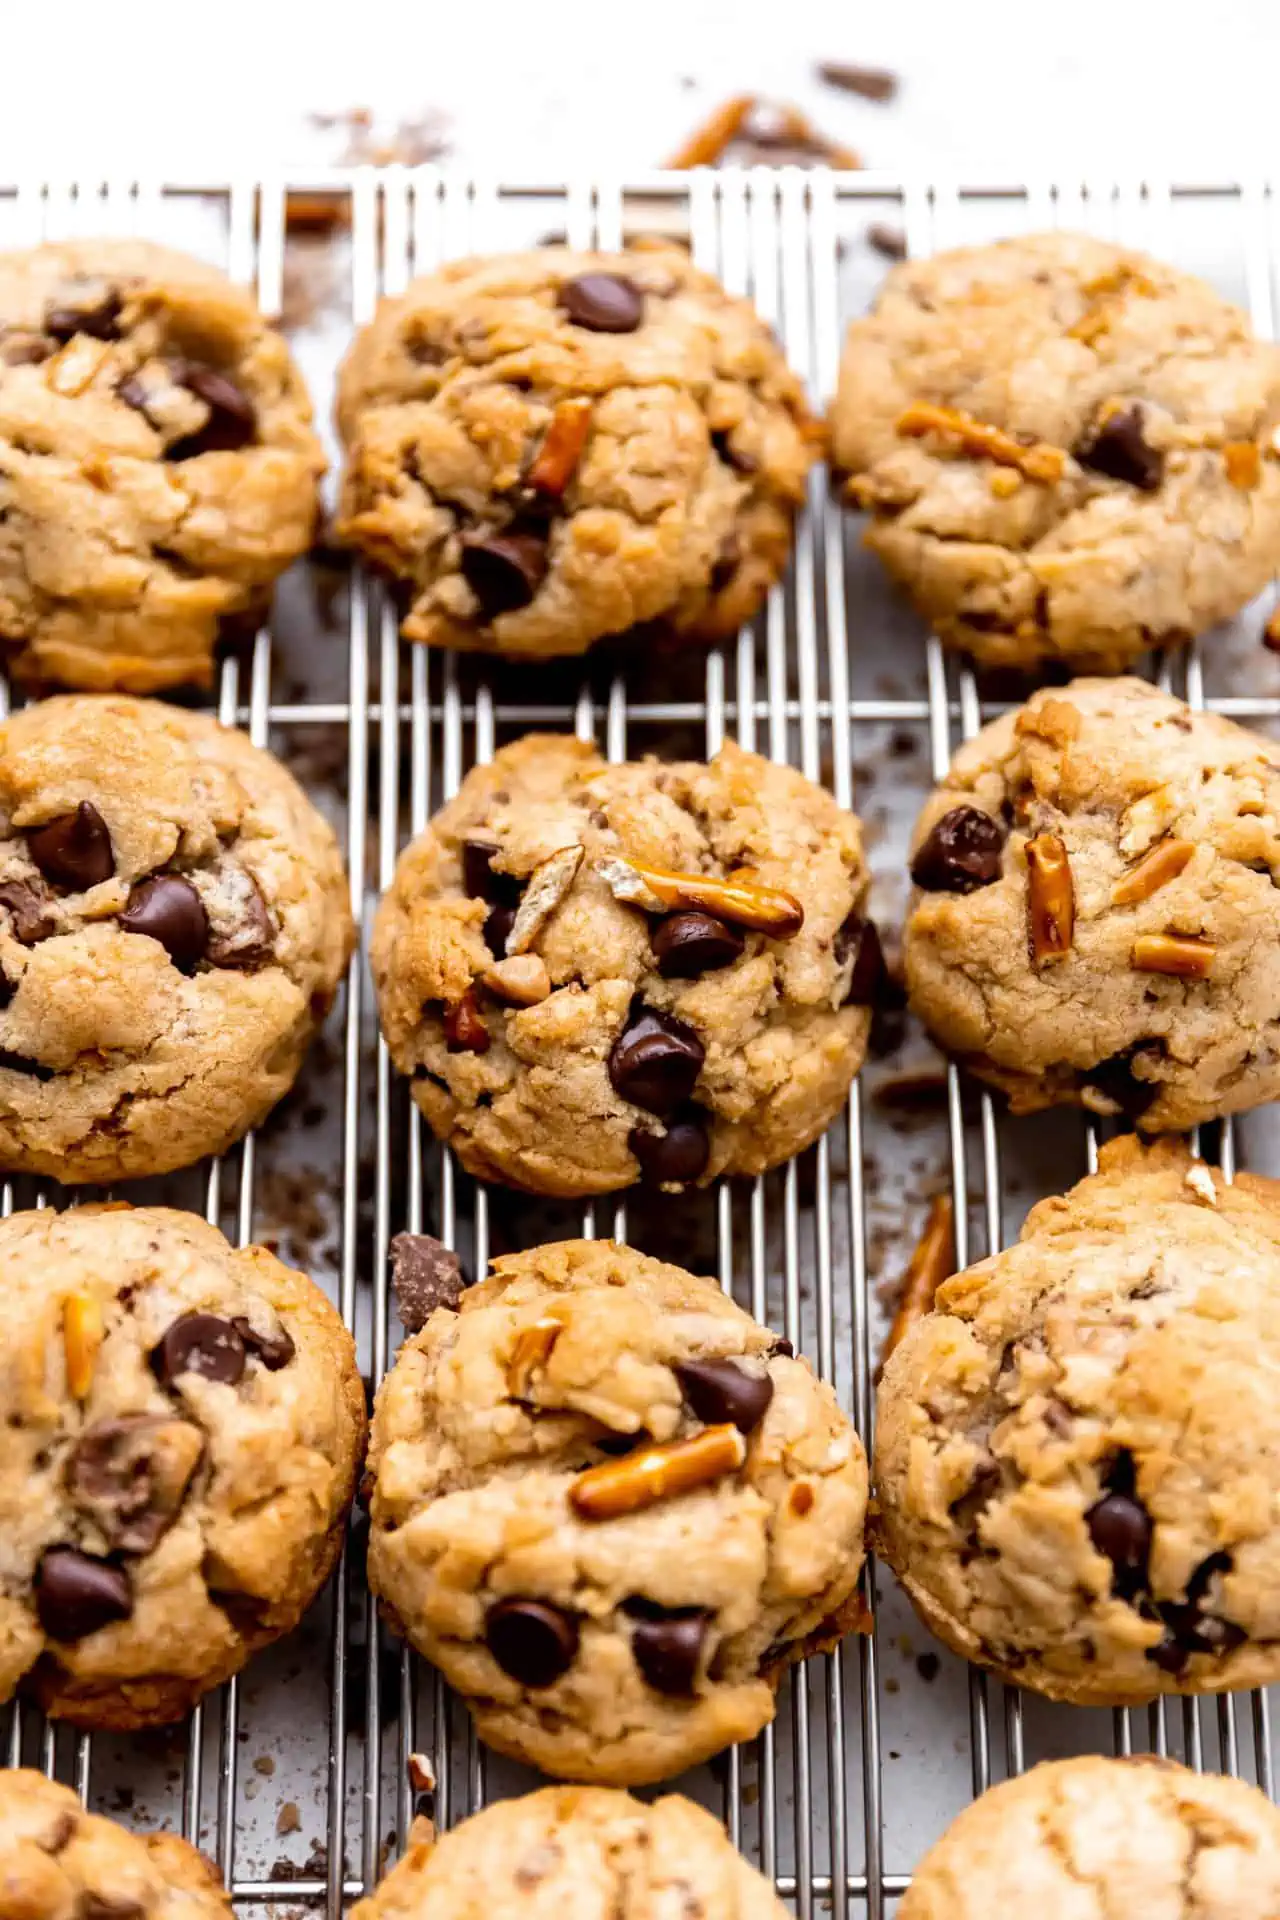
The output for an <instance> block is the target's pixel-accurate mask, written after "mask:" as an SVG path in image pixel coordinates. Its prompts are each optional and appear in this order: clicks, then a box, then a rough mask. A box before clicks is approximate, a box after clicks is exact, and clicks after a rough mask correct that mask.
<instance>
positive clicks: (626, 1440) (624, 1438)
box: [592, 1427, 652, 1460]
mask: <svg viewBox="0 0 1280 1920" xmlns="http://www.w3.org/2000/svg"><path fill="white" fill-rule="evenodd" d="M651 1440H652V1436H651V1435H650V1434H649V1433H648V1432H647V1431H646V1429H645V1428H644V1427H641V1428H639V1429H638V1431H637V1432H635V1433H598V1434H597V1435H596V1437H595V1440H594V1442H593V1443H592V1444H593V1445H594V1446H597V1447H598V1448H599V1449H600V1451H601V1453H607V1454H608V1456H609V1458H610V1459H611V1460H620V1459H621V1458H622V1455H623V1454H624V1453H634V1452H635V1450H636V1448H637V1447H647V1446H649V1445H650V1444H651Z"/></svg>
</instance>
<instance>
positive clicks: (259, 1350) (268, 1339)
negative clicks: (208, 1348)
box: [231, 1313, 298, 1373]
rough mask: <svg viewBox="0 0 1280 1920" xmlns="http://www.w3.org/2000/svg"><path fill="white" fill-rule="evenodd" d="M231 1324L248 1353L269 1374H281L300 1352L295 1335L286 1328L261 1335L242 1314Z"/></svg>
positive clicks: (235, 1315)
mask: <svg viewBox="0 0 1280 1920" xmlns="http://www.w3.org/2000/svg"><path fill="white" fill-rule="evenodd" d="M231 1324H232V1326H233V1327H234V1328H235V1330H236V1332H237V1333H238V1334H239V1335H240V1338H241V1339H242V1340H243V1341H244V1345H245V1351H246V1353H252V1354H255V1355H256V1356H257V1358H258V1359H259V1360H260V1361H261V1362H262V1365H263V1366H264V1367H265V1368H266V1370H267V1372H268V1373H279V1371H280V1369H281V1367H287V1366H288V1364H289V1362H290V1361H291V1360H292V1359H293V1356H294V1354H295V1353H296V1352H297V1351H298V1349H297V1347H296V1346H295V1345H294V1342H293V1335H292V1334H291V1333H290V1332H289V1331H288V1329H287V1328H285V1327H279V1328H277V1330H276V1331H275V1332H274V1333H259V1332H258V1331H257V1329H256V1328H255V1327H254V1326H253V1324H252V1322H251V1321H249V1320H246V1319H245V1317H244V1315H243V1314H242V1313H237V1314H234V1315H233V1316H232V1320H231Z"/></svg>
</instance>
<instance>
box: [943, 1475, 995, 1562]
mask: <svg viewBox="0 0 1280 1920" xmlns="http://www.w3.org/2000/svg"><path fill="white" fill-rule="evenodd" d="M999 1491H1000V1469H999V1467H998V1466H996V1464H995V1462H994V1461H987V1462H984V1463H983V1464H982V1465H980V1466H979V1467H978V1469H977V1471H976V1472H975V1474H974V1476H973V1479H972V1480H971V1481H970V1482H969V1484H968V1486H967V1487H966V1488H965V1490H964V1492H963V1493H962V1494H960V1495H959V1496H958V1497H957V1498H956V1499H954V1500H953V1501H952V1502H951V1505H950V1506H949V1507H948V1509H947V1512H948V1513H949V1514H950V1516H951V1518H952V1520H954V1522H955V1524H956V1526H957V1527H959V1529H960V1531H961V1533H962V1534H964V1536H965V1538H966V1539H967V1540H968V1541H969V1542H970V1543H972V1542H973V1541H974V1540H976V1539H977V1535H978V1521H979V1519H980V1518H981V1516H982V1514H983V1513H984V1512H985V1511H986V1509H987V1508H988V1507H989V1506H990V1505H991V1502H992V1501H993V1500H994V1498H995V1496H996V1494H997V1493H998V1492H999Z"/></svg>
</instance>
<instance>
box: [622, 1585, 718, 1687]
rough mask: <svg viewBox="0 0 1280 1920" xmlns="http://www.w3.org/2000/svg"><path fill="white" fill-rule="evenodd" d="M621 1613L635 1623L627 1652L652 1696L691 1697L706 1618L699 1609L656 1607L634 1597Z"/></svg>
mask: <svg viewBox="0 0 1280 1920" xmlns="http://www.w3.org/2000/svg"><path fill="white" fill-rule="evenodd" d="M623 1610H624V1612H626V1613H628V1614H630V1615H631V1616H632V1618H633V1619H634V1620H635V1625H634V1626H633V1627H632V1629H631V1652H632V1655H633V1657H634V1659H635V1663H636V1665H637V1666H638V1667H639V1669H640V1671H641V1673H642V1674H643V1675H644V1677H645V1679H646V1680H647V1681H648V1683H649V1685H650V1686H651V1687H652V1688H653V1690H654V1692H655V1693H670V1694H680V1695H685V1696H687V1695H689V1694H691V1693H692V1692H693V1688H694V1682H695V1680H696V1679H697V1677H698V1667H699V1664H700V1662H701V1659H702V1648H703V1644H704V1642H705V1641H706V1637H707V1628H708V1626H709V1625H710V1617H709V1616H708V1615H707V1614H706V1613H705V1612H704V1611H703V1610H702V1608H701V1607H659V1606H656V1605H655V1604H654V1603H653V1602H652V1601H648V1600H642V1599H640V1598H638V1597H637V1598H634V1599H631V1600H627V1601H625V1602H624V1608H623Z"/></svg>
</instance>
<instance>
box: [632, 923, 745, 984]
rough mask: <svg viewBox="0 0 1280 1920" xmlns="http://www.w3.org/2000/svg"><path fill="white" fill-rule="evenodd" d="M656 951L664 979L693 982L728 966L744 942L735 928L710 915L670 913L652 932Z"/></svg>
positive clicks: (654, 950) (655, 954)
mask: <svg viewBox="0 0 1280 1920" xmlns="http://www.w3.org/2000/svg"><path fill="white" fill-rule="evenodd" d="M652 945H653V952H654V957H655V959H656V960H657V962H658V972H659V973H660V974H661V975H662V977H663V979H664V980H692V979H693V978H694V977H695V976H696V975H697V974H700V973H710V972H711V971H712V970H713V968H715V967H727V966H728V965H729V963H730V961H732V960H736V959H737V958H738V956H739V954H740V953H741V952H742V949H743V946H744V945H745V942H744V940H743V938H742V935H741V934H740V933H739V932H738V929H737V928H736V927H729V926H726V925H725V923H724V921H723V920H716V919H714V918H713V917H712V916H711V914H709V913H693V912H690V913H669V914H668V915H667V917H666V919H665V920H661V921H659V923H658V925H657V927H656V928H655V929H654V932H653V940H652Z"/></svg>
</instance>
